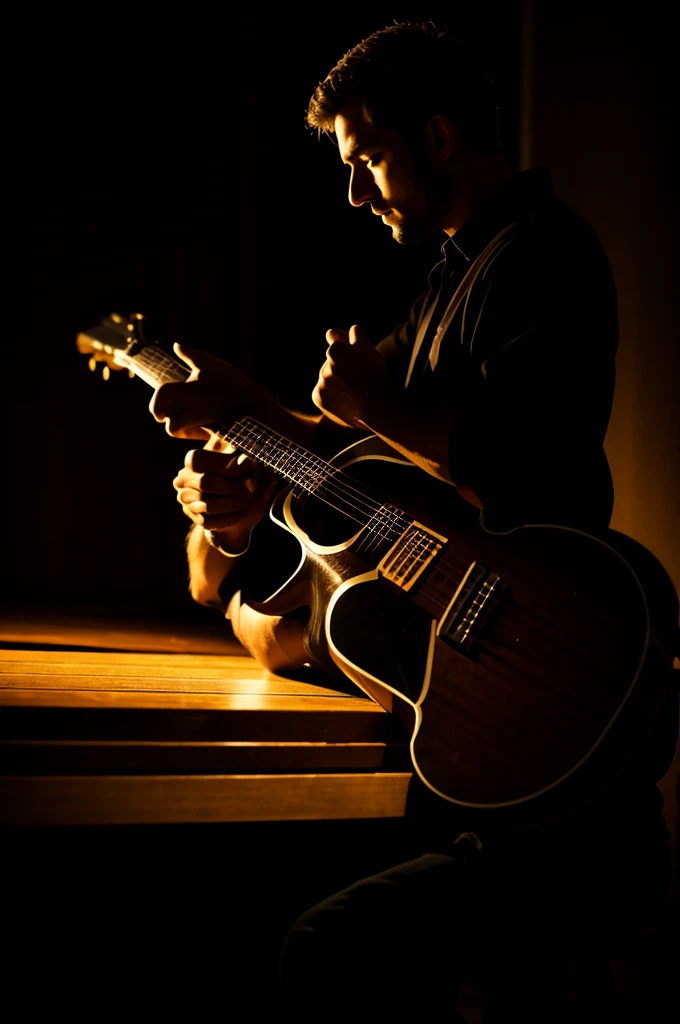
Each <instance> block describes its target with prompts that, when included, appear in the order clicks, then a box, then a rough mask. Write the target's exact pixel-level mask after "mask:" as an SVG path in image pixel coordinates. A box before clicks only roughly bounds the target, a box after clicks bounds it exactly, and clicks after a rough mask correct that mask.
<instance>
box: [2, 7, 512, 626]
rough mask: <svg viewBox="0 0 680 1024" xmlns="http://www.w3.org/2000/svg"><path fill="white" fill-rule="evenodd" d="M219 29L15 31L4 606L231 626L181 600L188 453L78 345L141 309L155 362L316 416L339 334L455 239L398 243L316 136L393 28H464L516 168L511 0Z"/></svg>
mask: <svg viewBox="0 0 680 1024" xmlns="http://www.w3.org/2000/svg"><path fill="white" fill-rule="evenodd" d="M216 18H217V16H216V15H215V16H214V19H215V20H213V16H210V17H208V16H207V14H206V11H205V10H201V9H200V8H197V9H196V11H195V12H192V11H190V10H187V9H185V8H183V9H182V10H181V13H180V12H179V10H178V9H175V8H168V10H167V12H165V13H164V16H163V18H162V19H160V18H159V19H157V20H152V19H150V18H148V19H146V20H145V19H143V18H140V16H139V15H137V14H135V15H134V16H133V15H132V14H130V15H128V16H125V15H122V16H120V15H119V16H117V17H116V19H113V18H111V19H109V20H107V21H92V22H89V23H85V24H84V23H83V21H82V19H81V18H80V17H79V16H78V17H77V18H76V17H74V16H71V18H70V19H69V16H68V15H66V16H64V15H63V14H59V15H55V14H54V13H51V14H50V13H49V12H48V13H46V14H45V15H44V16H41V18H40V19H39V20H38V21H37V22H34V21H32V20H29V19H28V17H25V18H24V19H21V18H18V17H16V18H15V22H14V31H13V32H12V33H11V38H12V45H11V47H10V48H9V53H8V55H7V67H6V70H7V71H8V72H9V95H10V97H11V99H10V102H9V103H7V104H6V118H7V119H6V123H5V128H4V132H5V135H6V137H7V139H8V140H9V141H10V153H11V159H10V160H9V161H8V169H9V172H10V178H9V184H8V186H6V192H5V196H6V199H7V201H8V205H9V244H8V248H7V268H6V271H5V275H4V278H5V283H6V286H7V292H6V300H5V304H4V314H3V321H4V332H3V333H4V357H3V387H2V397H3V403H2V404H3V410H2V411H3V414H4V416H5V417H6V427H5V429H4V431H3V434H4V436H5V439H6V440H7V442H8V444H7V451H6V455H5V458H4V466H5V486H6V500H5V502H4V503H3V518H4V523H3V526H2V530H1V531H0V535H1V536H2V537H3V542H4V556H3V572H2V582H1V588H2V589H1V592H0V600H3V601H4V602H5V603H6V604H11V605H12V606H13V607H24V606H29V607H30V606H38V605H39V606H41V607H44V608H47V609H55V610H56V609H59V610H61V611H64V610H66V611H73V613H79V612H80V611H81V610H86V611H87V612H88V613H90V614H93V613H97V612H99V613H102V614H107V615H113V616H118V615H120V616H123V617H128V616H135V617H137V616H142V617H144V618H149V617H150V618H154V619H168V618H172V619H178V618H179V619H184V620H189V621H191V620H196V621H201V622H205V621H206V617H207V618H209V619H210V621H213V617H214V616H216V615H217V613H215V612H212V611H209V610H206V609H203V608H198V607H197V606H195V605H193V603H192V602H191V600H190V598H189V596H188V593H187V584H186V579H187V574H186V567H185V560H184V550H183V538H184V536H185V534H186V531H187V521H186V520H185V518H184V517H183V516H182V514H181V511H180V509H179V506H178V505H177V504H176V502H175V500H174V498H175V495H174V491H173V489H172V485H171V481H172V479H173V477H174V475H175V473H176V472H177V470H178V469H179V468H180V466H181V465H182V462H183V459H184V454H185V452H186V451H187V450H188V449H189V448H190V447H192V445H191V444H190V443H189V444H188V443H186V442H183V441H178V440H176V439H171V438H169V437H168V436H167V435H166V434H165V433H164V430H163V427H162V426H160V425H158V424H157V423H156V422H155V421H154V420H153V419H152V418H151V416H150V415H149V413H148V409H147V407H148V402H149V400H150V398H151V394H152V392H151V390H150V389H149V388H148V387H147V385H146V384H144V383H143V382H141V381H139V380H132V381H131V380H129V379H128V377H127V375H126V374H112V377H111V379H110V380H109V381H108V382H105V381H103V380H102V379H101V376H100V373H99V371H98V372H97V374H96V375H95V374H91V373H90V372H89V371H88V368H87V358H86V357H83V356H82V355H80V354H79V353H78V352H77V351H76V347H75V338H76V334H77V333H78V331H80V330H83V329H86V328H88V327H90V326H92V325H94V324H96V323H97V322H98V321H99V320H101V318H102V317H103V316H105V315H107V314H108V313H109V312H111V311H113V310H115V311H118V312H121V313H123V314H126V315H127V314H128V313H130V312H133V311H134V312H141V313H144V314H145V315H147V316H148V317H149V318H151V322H152V323H153V325H154V327H155V330H156V333H157V337H158V339H159V341H160V342H161V344H162V345H163V346H164V347H166V348H168V349H170V348H171V345H172V343H173V342H175V341H184V342H186V343H188V344H191V345H195V346H197V347H199V348H203V349H205V350H207V351H209V352H212V353H213V354H216V355H219V356H222V357H224V358H227V359H229V360H230V361H232V362H233V363H234V364H235V365H237V366H239V367H240V368H242V369H244V370H245V371H246V372H247V373H249V374H251V375H252V376H253V377H255V378H256V379H258V380H259V381H260V382H261V383H263V384H266V385H267V386H269V387H271V388H272V389H273V390H274V391H275V392H276V394H277V396H278V397H279V398H280V399H281V400H282V401H284V402H286V403H290V404H292V405H294V406H295V407H297V408H300V409H309V410H311V409H312V406H311V402H310V395H311V391H312V389H313V386H314V383H315V381H316V376H317V373H318V370H319V367H320V366H321V364H322V362H323V360H324V353H325V347H326V345H325V337H324V336H325V332H326V330H328V328H330V327H343V328H348V327H349V326H350V325H351V324H352V323H360V324H362V326H364V327H365V329H366V330H367V331H368V333H369V336H371V337H373V338H374V339H375V340H376V341H377V340H378V339H379V338H380V337H381V336H382V335H383V334H385V333H387V331H389V330H390V329H391V328H392V327H393V326H394V325H395V323H397V322H399V321H400V319H403V318H404V316H405V315H406V313H407V311H408V307H409V305H410V302H411V301H412V300H413V299H414V298H415V297H416V295H417V294H418V293H419V292H420V291H421V290H422V287H423V283H424V281H425V277H426V274H427V272H428V270H429V269H430V267H431V265H432V264H433V263H434V262H437V259H438V255H439V253H438V247H439V245H440V242H441V240H440V239H435V240H433V241H432V242H428V243H426V244H424V245H421V246H417V247H414V248H400V247H398V246H396V245H395V244H394V243H393V242H392V240H391V236H390V232H389V231H387V230H386V229H384V227H383V226H382V225H380V224H378V223H377V222H376V221H375V219H374V218H373V217H372V216H371V214H370V211H369V210H368V209H367V208H366V209H362V210H360V211H357V210H355V209H353V208H351V207H350V206H349V204H348V202H347V198H346V189H347V184H348V177H347V170H346V168H344V167H343V166H342V164H341V162H340V160H339V158H338V156H337V152H336V150H335V147H334V144H333V143H332V142H331V141H330V140H328V139H324V140H323V141H322V142H321V141H320V140H319V139H318V137H317V135H316V133H314V132H311V131H310V130H309V129H307V128H306V126H305V125H304V120H303V118H304V112H305V109H306V106H307V102H308V99H309V97H310V95H311V93H312V91H313V89H314V87H315V86H316V83H317V82H318V81H319V80H320V79H322V78H324V77H325V75H326V74H327V72H328V71H329V70H330V68H331V67H332V66H333V64H334V63H335V62H336V61H337V60H338V59H339V58H340V56H341V55H342V54H343V53H344V52H345V51H346V50H347V49H349V48H350V47H351V46H352V45H354V44H355V43H356V42H358V41H359V40H360V39H361V38H363V37H364V36H365V35H367V34H369V33H370V32H371V31H373V30H375V29H378V28H381V27H384V26H385V25H386V24H389V23H390V22H391V21H392V20H401V19H403V18H417V19H422V20H432V21H434V22H435V24H436V25H437V26H438V27H440V26H443V25H445V24H449V25H456V26H458V27H459V29H460V31H461V32H462V33H464V34H465V35H467V36H468V37H469V38H470V40H471V42H474V43H475V45H476V46H477V48H478V49H480V50H481V52H482V54H483V55H484V59H485V60H487V62H488V65H489V67H490V68H491V69H495V72H494V73H495V77H496V80H497V85H498V90H499V96H500V99H501V131H502V135H503V138H504V141H505V145H506V151H507V154H508V158H509V159H510V161H511V162H512V163H513V164H514V163H515V161H516V157H517V124H518V102H519V84H518V83H519V55H520V47H519V40H520V5H519V3H517V2H514V0H513V2H507V0H506V2H499V3H484V4H478V5H475V6H474V8H473V9H472V12H471V11H470V10H469V8H468V5H463V4H451V3H450V4H430V5H413V6H411V7H400V6H397V7H396V8H395V7H387V6H376V7H373V8H371V9H370V14H366V13H365V11H364V9H363V8H362V7H361V5H355V7H354V9H352V8H351V7H350V8H349V9H344V8H343V9H342V10H338V11H337V12H336V11H333V12H332V13H330V12H329V11H326V12H325V13H324V12H323V11H322V12H321V13H319V12H315V13H314V14H312V13H311V12H305V11H304V10H288V9H286V11H285V13H284V9H283V8H276V9H274V10H267V11H266V13H260V14H251V13H245V12H243V11H241V12H239V11H238V10H236V9H234V13H233V14H232V15H231V17H230V18H228V19H226V20H222V21H220V22H217V20H216ZM215 621H217V620H215Z"/></svg>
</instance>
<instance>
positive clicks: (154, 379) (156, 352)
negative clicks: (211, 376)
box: [130, 345, 190, 387]
mask: <svg viewBox="0 0 680 1024" xmlns="http://www.w3.org/2000/svg"><path fill="white" fill-rule="evenodd" d="M130 367H131V369H132V370H133V371H134V372H135V373H136V374H137V376H138V377H141V378H142V380H144V381H146V382H147V383H148V384H151V386H152V387H159V386H160V385H161V384H169V383H173V384H175V383H181V382H182V381H185V380H186V379H187V377H188V376H189V372H190V371H189V370H188V369H187V368H186V367H185V366H182V364H181V363H178V362H177V360H176V359H173V358H172V356H169V355H167V353H165V352H163V351H162V349H160V348H156V347H154V346H151V345H150V346H148V347H147V348H143V349H142V350H141V352H139V353H138V354H137V355H133V356H131V357H130Z"/></svg>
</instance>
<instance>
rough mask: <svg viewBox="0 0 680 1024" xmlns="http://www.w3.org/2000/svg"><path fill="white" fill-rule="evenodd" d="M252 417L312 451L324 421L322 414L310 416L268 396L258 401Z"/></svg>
mask: <svg viewBox="0 0 680 1024" xmlns="http://www.w3.org/2000/svg"><path fill="white" fill-rule="evenodd" d="M252 415H253V417H254V419H257V420H260V422H262V423H264V424H265V425H266V426H268V427H271V429H272V430H276V431H277V432H278V433H279V434H283V436H284V437H287V438H288V440H289V441H294V442H295V443H296V444H300V445H302V446H303V448H307V449H310V448H311V447H312V444H313V439H314V432H315V430H316V428H317V426H318V424H319V422H320V421H321V419H322V415H323V414H322V413H315V414H313V415H312V414H308V413H303V412H296V411H295V410H293V409H287V408H285V406H283V405H281V404H280V403H279V402H277V401H276V399H275V398H274V397H273V396H272V395H269V394H268V393H267V394H262V396H261V397H260V398H259V399H258V400H257V401H256V403H255V404H254V407H253V412H252Z"/></svg>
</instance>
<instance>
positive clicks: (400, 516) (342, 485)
mask: <svg viewBox="0 0 680 1024" xmlns="http://www.w3.org/2000/svg"><path fill="white" fill-rule="evenodd" d="M142 356H144V358H142ZM135 358H136V359H138V360H139V361H140V362H141V363H143V364H145V366H146V367H147V368H149V369H152V368H154V369H156V370H158V369H159V368H162V372H163V375H166V374H167V375H169V376H171V377H174V378H179V381H182V380H185V379H186V377H187V376H188V375H189V374H188V373H187V372H186V371H185V370H184V368H183V367H182V366H181V365H180V364H179V363H176V362H175V361H174V360H172V359H171V358H170V357H169V356H167V355H166V354H165V353H163V352H161V351H158V350H156V349H153V348H146V349H144V350H142V353H140V355H139V356H137V357H135ZM179 381H177V382H179ZM250 423H252V420H251V419H250V417H248V418H247V419H245V420H242V421H238V422H237V424H236V427H238V426H239V424H243V425H244V426H245V428H246V439H247V440H248V441H250V442H253V441H254V442H256V443H257V444H259V445H261V446H262V448H263V449H264V454H265V457H266V458H269V457H270V456H269V453H267V452H266V447H267V443H269V444H270V445H271V446H272V447H275V446H277V444H278V446H279V447H282V448H283V447H284V446H285V447H287V448H288V450H289V451H290V450H291V448H292V454H291V456H289V458H288V461H290V460H291V458H292V459H293V460H294V459H295V458H296V457H297V458H298V460H299V461H300V462H301V463H302V466H303V467H304V468H303V478H302V479H295V477H294V476H293V482H294V483H297V484H299V485H300V486H303V487H304V486H305V480H304V477H305V476H310V471H309V469H308V468H307V467H306V466H304V463H305V461H307V463H308V464H310V463H311V482H316V486H315V488H314V490H311V489H310V493H312V494H318V495H319V496H320V497H322V500H327V498H326V497H325V495H326V494H329V493H330V494H332V495H333V496H334V497H336V498H339V499H340V500H344V501H346V502H347V504H348V505H349V506H350V507H351V508H352V509H353V510H354V511H357V512H359V513H361V512H363V514H364V515H367V514H368V513H370V516H369V520H368V522H365V523H362V520H359V519H356V517H354V516H350V517H351V518H354V519H355V521H356V522H359V523H360V524H362V525H364V526H365V527H367V528H368V529H369V530H370V532H371V533H373V534H375V535H378V536H379V537H381V538H382V539H384V540H389V539H391V538H394V540H397V539H398V538H399V537H400V536H402V535H403V533H404V528H403V527H404V525H405V524H404V520H405V518H406V516H405V514H404V513H401V512H400V511H399V510H396V509H392V508H389V507H388V506H385V505H384V504H383V503H380V504H377V503H376V502H375V501H374V500H373V499H371V498H370V497H369V496H367V495H366V494H365V493H363V492H362V491H360V490H359V489H357V488H356V487H354V486H352V485H351V484H349V483H348V482H345V479H346V478H345V479H342V480H337V475H338V471H337V470H335V469H334V467H331V466H330V464H329V463H327V462H325V461H324V460H323V459H320V458H319V457H318V456H315V455H312V454H311V453H306V452H305V451H304V449H302V448H301V447H300V446H299V445H292V443H291V442H287V439H286V438H284V437H282V436H281V435H278V434H276V432H274V431H269V430H268V428H265V429H266V430H267V433H268V435H269V436H268V438H267V439H266V441H265V442H264V444H263V442H262V438H261V437H259V436H258V433H257V432H256V429H254V427H252V426H250V425H249V424H250ZM239 440H243V437H240V438H239ZM286 442H287V444H286ZM260 453H262V449H261V452H260ZM284 467H285V462H284V465H283V466H281V465H280V466H275V467H274V468H275V469H279V470H281V469H284ZM285 468H286V469H287V468H288V467H285ZM329 469H330V470H332V473H331V474H328V470H329ZM319 472H320V473H321V478H320V479H319V477H318V474H319ZM340 472H341V471H340ZM324 474H325V475H324ZM291 475H292V474H291ZM315 476H316V477H317V480H316V481H315ZM329 476H330V479H331V480H332V482H333V484H336V481H337V486H336V487H331V486H330V485H329V483H328V480H329ZM324 492H325V493H324ZM354 495H356V496H358V499H359V502H360V504H353V503H352V500H351V498H350V496H354ZM356 500H357V499H356V498H354V501H356ZM328 503H329V504H331V505H332V507H334V508H336V509H337V511H339V512H341V513H344V514H347V513H346V512H345V510H344V509H338V508H337V506H335V505H333V503H332V502H328ZM362 504H363V505H364V506H365V509H362V507H361V505H362ZM381 512H383V518H382V521H380V520H379V521H378V522H377V523H374V524H371V519H374V518H375V517H376V516H377V515H379V514H380V513H381ZM385 513H387V516H385ZM390 517H391V519H392V525H391V524H390V521H389V520H390ZM400 520H401V523H400ZM381 526H382V527H383V529H380V527H381ZM385 528H386V529H387V531H388V532H387V533H385V532H384V529H385ZM406 528H408V527H406Z"/></svg>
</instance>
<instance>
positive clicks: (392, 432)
mask: <svg viewBox="0 0 680 1024" xmlns="http://www.w3.org/2000/svg"><path fill="white" fill-rule="evenodd" d="M366 417H367V418H366V419H365V420H364V422H365V424H366V426H367V427H368V429H369V430H372V431H373V433H374V434H377V435H378V436H379V437H381V438H382V439H383V441H386V442H387V444H389V445H391V447H392V448H396V450H397V451H398V452H401V454H402V455H405V456H406V458H408V459H410V460H411V462H413V463H415V465H416V466H420V468H421V469H424V470H425V472H426V473H429V474H430V475H431V476H435V477H437V478H438V479H439V480H443V481H445V482H446V483H449V484H450V483H453V482H454V481H453V480H452V479H451V473H450V470H449V437H450V435H451V431H452V430H453V426H454V424H455V423H456V421H457V420H458V419H459V417H460V413H459V412H458V410H456V409H452V408H450V407H449V406H447V405H442V404H440V403H438V402H423V401H422V400H419V399H418V398H415V397H413V396H411V395H409V394H408V392H406V391H402V392H392V391H390V393H389V395H388V396H387V397H386V399H385V400H384V401H382V402H376V403H375V404H374V405H372V407H371V409H370V410H368V411H367V412H366Z"/></svg>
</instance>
